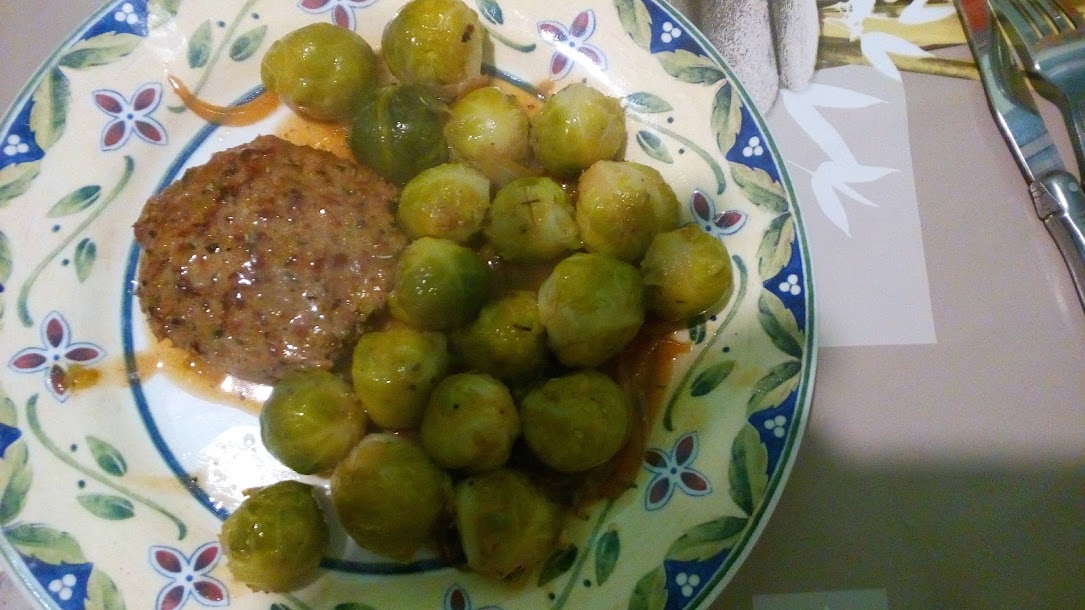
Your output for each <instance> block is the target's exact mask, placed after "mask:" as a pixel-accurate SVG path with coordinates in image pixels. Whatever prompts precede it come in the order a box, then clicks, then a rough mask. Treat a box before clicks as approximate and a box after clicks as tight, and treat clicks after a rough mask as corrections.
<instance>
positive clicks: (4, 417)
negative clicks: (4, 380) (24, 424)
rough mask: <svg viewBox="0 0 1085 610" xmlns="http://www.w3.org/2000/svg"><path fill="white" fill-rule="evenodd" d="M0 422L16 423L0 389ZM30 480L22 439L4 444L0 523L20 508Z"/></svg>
mask: <svg viewBox="0 0 1085 610" xmlns="http://www.w3.org/2000/svg"><path fill="white" fill-rule="evenodd" d="M0 423H2V424H5V425H7V426H11V427H13V428H17V427H18V424H19V416H18V413H17V412H16V409H15V403H14V402H13V401H12V400H11V398H10V397H9V396H8V395H7V394H6V393H4V392H3V389H2V388H0ZM32 481H33V471H32V469H31V467H30V453H29V451H28V450H27V448H26V441H25V440H24V439H21V438H20V439H18V440H16V441H15V442H13V443H12V444H11V445H9V446H8V448H7V450H6V451H5V452H4V455H3V458H2V459H0V489H2V492H0V524H7V523H10V522H11V521H12V520H13V519H15V517H17V516H18V515H19V513H20V512H21V511H22V509H23V506H24V505H25V504H26V497H27V493H28V492H29V491H30V484H31V482H32Z"/></svg>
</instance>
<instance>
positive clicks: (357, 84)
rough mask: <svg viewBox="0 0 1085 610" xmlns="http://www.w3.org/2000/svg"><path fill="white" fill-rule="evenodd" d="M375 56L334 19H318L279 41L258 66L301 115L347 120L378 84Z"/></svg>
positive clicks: (262, 75)
mask: <svg viewBox="0 0 1085 610" xmlns="http://www.w3.org/2000/svg"><path fill="white" fill-rule="evenodd" d="M376 66H377V59H376V54H374V53H373V49H372V48H370V46H369V43H367V42H366V41H365V39H363V38H362V37H361V36H359V35H357V34H355V33H354V32H352V31H350V30H348V29H345V28H341V27H337V26H335V25H332V24H330V23H314V24H311V25H307V26H305V27H303V28H300V29H297V30H294V31H293V32H290V33H288V34H287V35H286V36H283V37H282V38H280V39H279V40H276V41H275V42H273V43H272V44H271V46H270V47H269V48H268V50H267V53H265V54H264V59H263V61H262V62H261V64H260V80H261V81H263V83H264V87H266V88H267V90H268V91H271V92H272V93H274V94H275V95H277V96H278V97H279V99H280V100H282V101H283V103H285V104H286V105H287V106H290V107H291V108H293V109H294V110H295V111H297V112H298V114H301V115H303V116H307V117H309V118H313V119H317V120H321V121H345V120H347V119H349V118H350V117H351V114H352V113H353V112H354V107H355V106H356V105H357V104H358V102H359V101H360V100H361V98H362V96H364V95H366V94H367V93H370V92H371V90H372V89H374V88H376V83H377V68H376Z"/></svg>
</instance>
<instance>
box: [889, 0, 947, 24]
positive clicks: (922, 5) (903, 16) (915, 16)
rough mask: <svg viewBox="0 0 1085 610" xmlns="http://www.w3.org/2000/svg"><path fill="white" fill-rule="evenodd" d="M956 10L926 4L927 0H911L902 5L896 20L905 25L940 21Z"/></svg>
mask: <svg viewBox="0 0 1085 610" xmlns="http://www.w3.org/2000/svg"><path fill="white" fill-rule="evenodd" d="M955 12H957V11H956V9H954V8H953V6H952V5H950V6H927V0H912V3H911V4H909V5H908V6H906V7H904V10H902V11H901V12H900V16H898V17H897V21H900V22H901V23H903V24H905V25H920V24H923V23H933V22H935V21H941V20H943V19H945V18H946V17H949V16H950V15H952V14H953V13H955Z"/></svg>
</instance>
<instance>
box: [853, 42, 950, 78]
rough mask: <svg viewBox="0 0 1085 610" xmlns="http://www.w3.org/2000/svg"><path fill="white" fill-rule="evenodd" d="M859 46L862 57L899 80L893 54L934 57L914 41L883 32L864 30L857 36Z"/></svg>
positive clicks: (890, 76) (898, 71) (880, 70)
mask: <svg viewBox="0 0 1085 610" xmlns="http://www.w3.org/2000/svg"><path fill="white" fill-rule="evenodd" d="M859 48H860V49H861V50H862V51H863V57H865V58H867V61H869V62H870V65H872V66H874V69H875V70H877V71H878V72H881V73H882V74H884V75H886V76H888V77H889V78H891V79H893V80H895V81H897V82H900V70H898V69H897V66H896V64H894V63H893V58H892V57H890V56H889V55H890V54H893V55H904V56H906V57H934V55H933V54H932V53H930V52H928V51H924V50H923V48H922V47H920V46H919V45H917V44H915V43H914V42H911V41H908V40H905V39H903V38H900V37H899V36H894V35H892V34H886V33H885V32H865V33H863V35H862V36H860V37H859Z"/></svg>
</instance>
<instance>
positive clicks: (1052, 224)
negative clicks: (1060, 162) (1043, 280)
mask: <svg viewBox="0 0 1085 610" xmlns="http://www.w3.org/2000/svg"><path fill="white" fill-rule="evenodd" d="M1040 183H1041V185H1042V188H1043V189H1044V190H1045V191H1046V193H1045V194H1046V195H1048V196H1049V197H1050V199H1048V198H1044V199H1047V201H1046V203H1047V204H1048V205H1047V206H1042V205H1040V203H1039V200H1037V207H1036V211H1037V213H1038V214H1040V218H1041V219H1043V222H1044V226H1046V227H1047V230H1048V232H1049V233H1051V237H1052V238H1053V239H1054V240H1055V244H1056V245H1057V246H1058V248H1059V252H1061V253H1062V258H1063V260H1064V261H1066V267H1067V269H1069V270H1070V277H1071V278H1072V279H1073V280H1074V288H1075V289H1076V290H1077V298H1078V300H1079V301H1081V306H1082V307H1083V308H1085V193H1083V192H1082V187H1081V184H1080V183H1079V182H1078V181H1077V179H1076V178H1074V177H1073V176H1072V175H1071V174H1069V173H1068V172H1054V173H1052V174H1049V175H1047V176H1044V177H1043V178H1041V179H1040ZM1044 208H1046V209H1044Z"/></svg>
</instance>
